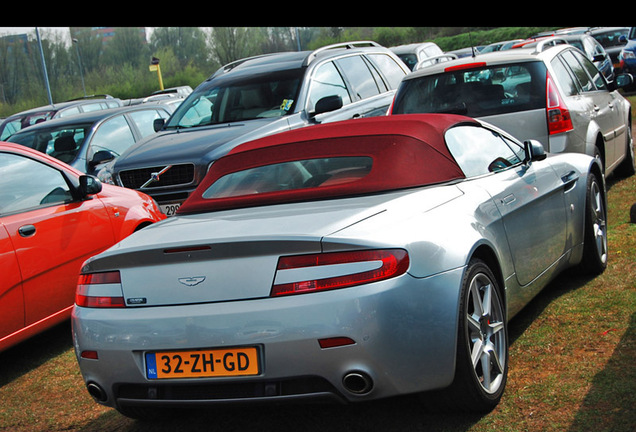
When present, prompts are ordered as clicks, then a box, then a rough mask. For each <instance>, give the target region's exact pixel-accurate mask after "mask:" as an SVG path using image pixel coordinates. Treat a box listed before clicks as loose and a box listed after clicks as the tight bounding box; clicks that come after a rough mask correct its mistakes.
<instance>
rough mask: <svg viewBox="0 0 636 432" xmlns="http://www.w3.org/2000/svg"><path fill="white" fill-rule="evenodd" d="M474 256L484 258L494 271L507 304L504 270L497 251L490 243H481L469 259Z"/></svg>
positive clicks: (500, 291) (504, 302)
mask: <svg viewBox="0 0 636 432" xmlns="http://www.w3.org/2000/svg"><path fill="white" fill-rule="evenodd" d="M473 258H477V259H480V260H482V261H483V262H484V263H486V265H487V266H488V268H490V270H491V271H492V272H493V274H494V275H495V278H496V279H497V284H498V285H499V294H500V295H501V298H502V301H503V304H504V305H505V304H507V302H506V290H505V288H504V287H505V283H504V277H503V272H502V269H501V264H500V263H499V259H498V258H497V254H496V253H495V251H494V250H493V249H492V248H491V247H490V246H489V245H486V244H481V245H479V246H478V247H477V248H476V249H475V250H474V251H473V253H472V254H471V256H470V259H469V261H470V260H471V259H473ZM506 313H507V311H506Z"/></svg>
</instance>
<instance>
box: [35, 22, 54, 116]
mask: <svg viewBox="0 0 636 432" xmlns="http://www.w3.org/2000/svg"><path fill="white" fill-rule="evenodd" d="M35 35H36V37H37V38H38V46H39V47H40V58H41V59H42V69H43V70H44V84H45V85H46V93H47V95H48V96H49V104H50V105H53V98H52V97H51V86H50V85H49V73H48V72H47V71H46V62H45V61H44V51H43V50H42V40H41V39H40V31H39V30H38V28H37V27H36V28H35Z"/></svg>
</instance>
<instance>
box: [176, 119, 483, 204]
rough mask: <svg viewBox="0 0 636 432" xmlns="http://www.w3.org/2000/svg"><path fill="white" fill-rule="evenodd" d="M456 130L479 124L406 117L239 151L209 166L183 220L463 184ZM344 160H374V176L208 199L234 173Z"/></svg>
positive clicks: (265, 141) (273, 139)
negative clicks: (454, 145)
mask: <svg viewBox="0 0 636 432" xmlns="http://www.w3.org/2000/svg"><path fill="white" fill-rule="evenodd" d="M458 124H474V125H477V124H479V123H478V122H477V121H476V120H474V119H470V118H468V117H463V116H457V115H452V114H405V115H400V116H386V117H373V118H364V119H355V120H347V121H341V122H334V123H327V124H321V125H315V126H311V127H308V128H301V129H296V130H292V131H288V132H282V133H279V134H275V135H270V136H268V137H265V138H261V139H258V140H255V141H251V142H248V143H245V144H241V145H239V146H237V147H235V148H234V149H233V150H232V151H230V152H229V153H228V154H227V155H226V156H224V157H222V158H219V159H218V160H217V161H216V162H215V163H214V164H213V165H212V166H211V168H210V170H209V171H208V174H207V175H206V177H205V178H204V179H203V181H202V182H201V184H200V185H199V186H198V187H197V189H196V190H195V191H194V192H193V193H192V194H191V195H190V197H189V198H188V199H187V200H186V201H185V202H184V203H183V205H182V206H181V208H180V209H179V214H186V213H198V212H205V211H217V210H226V209H232V208H241V207H253V206H260V205H269V204H280V203H289V202H298V201H308V200H316V199H331V198H337V197H340V198H342V197H350V196H355V195H360V194H369V193H376V192H384V191H390V190H399V189H405V188H412V187H419V186H425V185H430V184H437V183H443V182H447V181H451V180H457V179H463V178H465V175H464V173H463V172H462V170H461V169H460V167H459V166H458V165H457V162H456V161H455V159H454V158H453V156H452V155H451V154H450V153H449V151H448V148H447V147H446V144H445V141H444V133H445V131H446V130H447V129H449V128H451V127H454V126H456V125H458ZM361 138H363V139H361ZM347 156H350V157H370V158H372V159H373V167H372V169H371V171H370V172H369V173H368V174H367V175H366V176H364V177H362V178H360V179H358V180H356V181H351V182H347V183H340V184H335V185H331V186H327V187H322V186H319V187H304V188H300V189H291V190H284V191H275V192H264V193H257V194H248V195H240V196H233V197H221V198H214V199H206V198H204V197H203V196H204V193H205V191H206V190H207V189H208V188H209V187H210V186H211V185H212V184H214V183H215V182H216V181H217V180H219V179H220V178H222V177H224V176H225V175H228V174H230V173H234V172H238V171H242V170H246V169H250V168H255V167H260V166H267V165H274V164H279V163H285V162H293V161H299V160H308V159H318V158H334V157H347ZM422 166H426V167H427V169H422Z"/></svg>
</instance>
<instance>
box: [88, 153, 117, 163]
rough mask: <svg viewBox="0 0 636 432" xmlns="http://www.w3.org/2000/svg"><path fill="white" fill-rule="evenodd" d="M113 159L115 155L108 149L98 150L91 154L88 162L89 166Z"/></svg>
mask: <svg viewBox="0 0 636 432" xmlns="http://www.w3.org/2000/svg"><path fill="white" fill-rule="evenodd" d="M113 159H115V155H114V154H113V153H112V152H110V151H108V150H100V151H98V152H96V153H95V154H94V155H93V158H92V159H91V160H90V161H89V162H88V164H89V165H90V166H91V167H95V166H97V165H100V164H103V163H106V162H110V161H112V160H113Z"/></svg>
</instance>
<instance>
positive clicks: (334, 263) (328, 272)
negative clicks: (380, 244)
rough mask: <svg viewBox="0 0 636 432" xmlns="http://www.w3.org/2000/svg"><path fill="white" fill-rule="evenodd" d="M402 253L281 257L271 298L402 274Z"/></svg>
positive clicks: (404, 265) (405, 259)
mask: <svg viewBox="0 0 636 432" xmlns="http://www.w3.org/2000/svg"><path fill="white" fill-rule="evenodd" d="M408 267H409V256H408V253H407V252H406V251H405V250H403V249H384V250H364V251H349V252H332V253H322V254H311V255H296V256H287V257H281V258H280V259H279V261H278V267H277V269H276V278H275V280H274V285H273V286H272V291H271V296H281V295H289V294H304V293H309V292H316V291H324V290H331V289H338V288H346V287H351V286H355V285H361V284H366V283H370V282H377V281H381V280H384V279H389V278H392V277H396V276H399V275H401V274H404V273H405V272H406V270H407V269H408Z"/></svg>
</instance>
